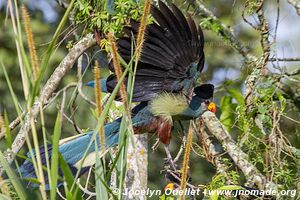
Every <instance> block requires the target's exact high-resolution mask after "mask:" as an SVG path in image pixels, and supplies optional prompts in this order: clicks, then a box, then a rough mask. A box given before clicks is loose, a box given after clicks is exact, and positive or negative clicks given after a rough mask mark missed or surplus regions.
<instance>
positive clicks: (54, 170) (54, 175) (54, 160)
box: [50, 112, 61, 200]
mask: <svg viewBox="0 0 300 200" xmlns="http://www.w3.org/2000/svg"><path fill="white" fill-rule="evenodd" d="M60 134H61V123H60V113H59V112H58V113H57V117H56V121H55V126H54V132H53V140H52V156H51V172H50V174H51V177H50V179H51V187H50V189H51V190H50V198H51V200H55V199H56V189H55V188H56V186H57V179H58V164H59V163H58V148H59V138H60Z"/></svg>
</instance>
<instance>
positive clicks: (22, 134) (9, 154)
mask: <svg viewBox="0 0 300 200" xmlns="http://www.w3.org/2000/svg"><path fill="white" fill-rule="evenodd" d="M95 43H96V42H95V40H94V39H93V36H92V35H91V34H89V35H87V36H86V37H84V38H82V39H81V40H80V41H79V42H78V43H77V44H76V45H75V46H74V47H73V48H72V49H71V50H70V51H69V53H68V55H67V56H66V57H65V58H64V59H63V60H62V62H61V63H60V64H59V66H58V67H57V68H56V69H55V71H54V72H53V74H52V75H51V77H50V78H49V79H48V81H47V83H46V84H45V86H44V87H43V88H42V90H41V94H40V98H39V99H36V100H35V102H34V104H33V106H32V107H31V108H30V110H29V111H28V113H27V114H26V115H25V118H24V123H23V125H22V127H21V129H20V130H19V133H18V134H17V136H16V138H15V140H14V142H13V144H12V148H11V149H8V150H7V151H6V152H5V158H6V160H7V162H8V163H9V164H11V163H12V162H13V160H14V158H15V156H16V154H17V153H18V152H19V150H20V149H21V148H22V146H23V145H24V143H25V138H26V137H27V135H28V132H29V131H30V121H31V119H32V118H33V119H35V118H36V117H37V116H38V114H39V111H40V109H39V108H40V106H43V105H44V104H46V103H47V101H48V100H49V98H50V97H51V95H52V94H53V92H54V91H55V90H56V89H57V87H58V85H59V83H60V81H61V80H62V78H63V77H64V76H65V75H66V74H67V72H68V71H69V70H70V69H71V68H72V67H73V65H74V63H75V62H76V60H77V58H78V57H79V56H80V55H81V54H82V53H83V52H84V51H86V50H87V49H88V48H90V47H92V46H94V45H95ZM2 173H3V167H2V166H0V175H2Z"/></svg>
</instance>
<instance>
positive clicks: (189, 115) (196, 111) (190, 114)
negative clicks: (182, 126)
mask: <svg viewBox="0 0 300 200" xmlns="http://www.w3.org/2000/svg"><path fill="white" fill-rule="evenodd" d="M202 102H203V99H201V98H200V97H198V96H194V97H193V98H192V100H191V102H190V104H189V106H188V108H187V109H186V110H185V111H184V112H183V113H182V114H181V115H180V117H179V118H184V119H188V120H189V119H194V118H197V117H199V116H200V115H201V114H202V113H203V109H202V106H201V103H202Z"/></svg>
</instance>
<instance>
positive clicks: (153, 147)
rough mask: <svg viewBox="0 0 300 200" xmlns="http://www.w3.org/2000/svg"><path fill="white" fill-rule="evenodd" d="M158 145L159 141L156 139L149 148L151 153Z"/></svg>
mask: <svg viewBox="0 0 300 200" xmlns="http://www.w3.org/2000/svg"><path fill="white" fill-rule="evenodd" d="M159 143H160V141H159V139H158V138H157V139H156V142H155V143H154V144H153V145H152V147H151V149H152V151H155V150H156V149H157V148H158V146H159Z"/></svg>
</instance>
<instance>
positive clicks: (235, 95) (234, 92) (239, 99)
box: [227, 89, 245, 106]
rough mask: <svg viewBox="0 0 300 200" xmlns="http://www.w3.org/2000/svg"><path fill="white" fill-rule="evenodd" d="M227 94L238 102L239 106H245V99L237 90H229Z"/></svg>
mask: <svg viewBox="0 0 300 200" xmlns="http://www.w3.org/2000/svg"><path fill="white" fill-rule="evenodd" d="M227 92H228V93H229V94H230V96H232V97H233V98H234V99H235V100H236V101H237V103H238V105H240V106H244V105H245V101H244V97H243V95H242V93H241V92H240V91H238V90H235V89H228V90H227Z"/></svg>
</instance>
